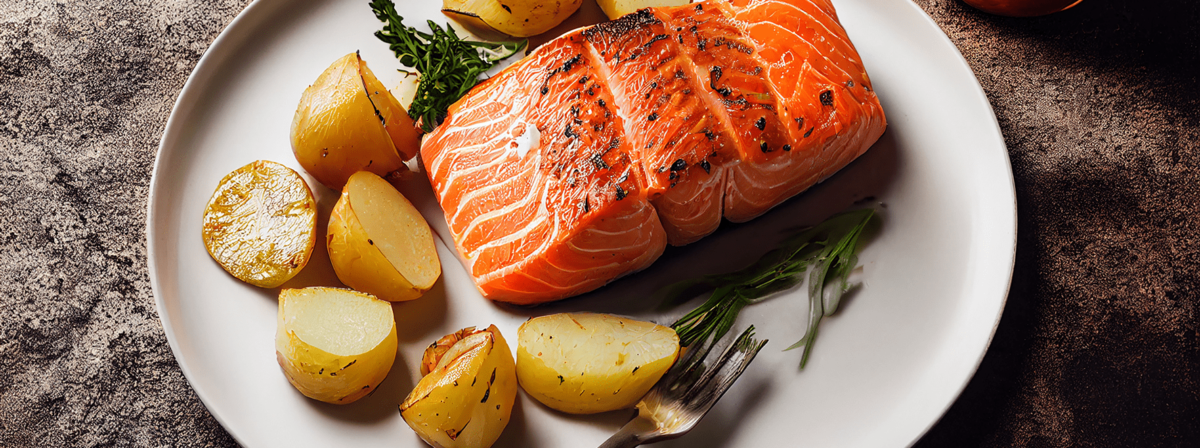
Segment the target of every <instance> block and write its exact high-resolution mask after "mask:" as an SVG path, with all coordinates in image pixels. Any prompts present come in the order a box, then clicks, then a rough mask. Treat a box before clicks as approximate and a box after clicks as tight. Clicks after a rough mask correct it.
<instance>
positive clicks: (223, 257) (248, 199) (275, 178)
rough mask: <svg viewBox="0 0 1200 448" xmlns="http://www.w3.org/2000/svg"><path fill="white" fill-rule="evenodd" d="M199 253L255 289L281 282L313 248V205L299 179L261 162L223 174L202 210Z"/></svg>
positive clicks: (282, 168) (293, 273)
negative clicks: (202, 251)
mask: <svg viewBox="0 0 1200 448" xmlns="http://www.w3.org/2000/svg"><path fill="white" fill-rule="evenodd" d="M203 220H204V221H203V226H202V230H201V236H202V237H203V238H204V248H205V249H207V250H208V254H209V255H210V256H212V258H213V260H216V261H217V263H218V264H220V265H221V268H223V269H225V271H226V272H229V274H230V275H233V276H234V277H236V278H237V279H238V280H241V281H244V282H246V283H249V284H251V285H254V286H258V287H261V288H275V287H278V286H279V285H282V284H283V283H284V282H287V281H288V280H290V279H291V278H292V277H294V276H296V274H298V273H300V270H302V269H304V266H305V265H307V264H308V259H309V257H310V256H311V255H312V251H313V248H314V247H315V246H316V243H317V240H316V232H317V203H316V201H315V200H314V199H313V195H312V191H311V190H309V189H308V184H306V183H304V179H303V178H301V177H300V175H299V174H298V173H296V172H295V171H293V170H292V169H291V168H288V167H286V166H283V165H280V164H278V163H275V162H271V161H267V160H259V161H255V162H252V163H250V164H248V165H246V166H243V167H241V168H238V169H237V170H234V171H233V172H231V173H229V174H227V175H226V176H225V177H224V178H223V179H221V182H220V183H219V184H218V185H217V189H216V191H214V192H213V195H212V198H210V199H209V201H208V205H207V206H206V207H205V208H204V217H203Z"/></svg>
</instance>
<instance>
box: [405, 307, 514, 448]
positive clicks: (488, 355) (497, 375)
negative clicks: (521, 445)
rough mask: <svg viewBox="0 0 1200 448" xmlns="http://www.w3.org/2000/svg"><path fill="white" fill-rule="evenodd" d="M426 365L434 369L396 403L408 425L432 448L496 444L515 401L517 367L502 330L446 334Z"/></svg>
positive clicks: (482, 447) (430, 351)
mask: <svg viewBox="0 0 1200 448" xmlns="http://www.w3.org/2000/svg"><path fill="white" fill-rule="evenodd" d="M425 360H426V361H431V363H432V364H433V367H432V368H430V369H428V371H429V373H428V374H426V375H425V376H424V377H422V378H421V381H419V382H418V383H417V387H415V388H413V391H412V392H411V393H409V394H408V397H407V398H405V399H404V401H403V402H402V403H400V416H401V417H403V418H404V421H405V422H407V423H408V426H410V427H412V429H413V431H415V432H416V433H417V435H418V436H420V437H421V439H422V440H424V441H425V442H426V443H428V444H430V445H433V446H434V447H436V448H451V447H463V448H467V447H470V448H487V447H489V446H491V445H492V444H493V443H495V442H496V439H498V438H499V437H500V433H502V432H504V427H505V426H507V425H508V419H509V417H510V416H511V414H512V408H513V404H514V402H515V401H516V398H517V374H516V368H515V366H514V365H513V356H512V352H511V351H509V348H508V343H507V342H505V341H504V336H501V335H500V330H499V329H497V328H496V326H495V325H492V326H490V327H488V328H487V329H486V330H479V331H476V330H475V329H474V328H466V329H463V330H462V331H459V332H456V333H453V334H450V335H447V336H446V337H443V338H442V339H440V340H439V341H438V342H435V343H434V344H433V345H431V346H430V347H429V348H428V349H427V350H426V352H425ZM422 365H423V367H422V371H424V370H426V367H424V365H425V364H424V363H423V364H422Z"/></svg>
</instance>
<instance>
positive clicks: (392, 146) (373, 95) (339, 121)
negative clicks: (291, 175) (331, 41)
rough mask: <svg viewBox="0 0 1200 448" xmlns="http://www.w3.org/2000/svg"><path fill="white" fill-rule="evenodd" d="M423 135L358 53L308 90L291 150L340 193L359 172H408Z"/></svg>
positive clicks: (327, 71)
mask: <svg viewBox="0 0 1200 448" xmlns="http://www.w3.org/2000/svg"><path fill="white" fill-rule="evenodd" d="M419 138H420V134H419V133H418V132H417V130H416V128H415V127H414V125H413V121H412V119H411V118H409V116H408V113H407V112H404V108H403V107H400V103H399V102H398V101H396V99H395V98H394V97H392V94H391V93H390V92H388V90H387V89H385V88H383V86H382V84H380V82H379V80H378V79H377V78H375V75H374V74H373V73H371V70H370V69H368V68H367V64H366V62H364V61H363V60H362V59H361V58H359V56H358V53H351V54H348V55H346V56H344V57H342V58H341V59H338V60H337V61H334V63H333V65H330V66H329V68H327V69H325V72H324V73H321V76H320V77H318V78H317V80H316V82H314V83H313V84H312V85H311V86H309V87H308V88H307V89H305V90H304V94H303V95H302V96H301V98H300V104H299V106H297V108H296V115H295V116H294V117H293V118H292V130H291V141H292V152H293V153H294V154H295V155H296V160H298V161H299V162H300V166H301V167H303V168H304V170H305V171H307V172H308V173H309V174H311V175H312V176H313V177H315V178H316V179H317V180H318V181H320V182H321V183H322V184H324V185H325V186H327V187H329V188H332V189H334V190H340V189H341V188H342V186H343V185H345V184H346V180H347V179H349V178H350V175H351V174H354V173H356V172H358V171H361V170H367V171H371V172H373V173H375V174H378V175H380V176H388V175H390V174H391V173H393V172H396V171H403V170H406V169H407V167H406V166H405V165H404V160H405V159H408V158H411V157H412V156H413V155H415V154H416V151H417V150H418V148H419V147H420V141H419Z"/></svg>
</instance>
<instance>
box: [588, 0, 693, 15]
mask: <svg viewBox="0 0 1200 448" xmlns="http://www.w3.org/2000/svg"><path fill="white" fill-rule="evenodd" d="M691 2H692V0H596V3H597V4H599V5H600V9H602V10H604V15H606V16H608V18H609V19H616V18H617V17H621V16H623V15H626V14H630V13H632V12H635V11H637V10H639V9H642V8H649V7H652V6H680V5H686V4H688V3H691Z"/></svg>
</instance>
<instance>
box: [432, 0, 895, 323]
mask: <svg viewBox="0 0 1200 448" xmlns="http://www.w3.org/2000/svg"><path fill="white" fill-rule="evenodd" d="M885 126H886V119H885V117H884V114H883V109H882V108H881V107H880V105H879V99H878V98H877V97H876V95H875V92H874V91H873V90H872V88H871V81H870V79H869V78H868V77H867V73H866V71H865V70H864V68H863V64H862V62H861V60H860V59H859V56H858V53H857V51H855V49H854V46H853V45H852V44H851V43H850V40H849V38H848V37H847V36H846V32H845V31H844V30H843V29H842V27H841V25H840V23H839V22H838V19H837V14H836V12H835V11H834V9H833V6H832V5H831V4H830V3H829V2H828V0H707V1H702V2H699V3H693V4H691V5H687V6H681V7H667V8H648V9H644V10H641V11H638V12H637V13H634V14H630V15H628V16H625V17H622V18H619V19H617V20H614V21H611V22H606V23H602V24H599V25H595V26H592V27H588V28H583V29H579V30H576V31H572V32H570V33H568V34H566V35H563V36H561V37H559V38H557V39H555V40H552V41H550V42H548V43H546V44H545V45H543V46H541V47H539V48H538V49H537V50H535V51H533V52H532V53H531V54H530V55H529V56H527V57H525V58H524V59H522V60H521V61H518V62H517V63H515V64H513V65H512V66H510V67H508V68H507V69H505V70H504V71H502V72H501V73H500V74H498V75H496V76H494V77H492V78H490V79H488V80H486V81H484V82H482V83H480V84H479V85H477V86H476V87H475V88H474V89H472V90H471V91H470V92H469V93H468V94H467V95H466V96H464V97H463V98H462V99H460V100H459V101H458V102H457V103H455V104H454V105H453V106H451V107H450V109H449V111H448V114H447V116H446V119H445V121H444V122H443V123H442V124H441V125H440V126H439V127H438V128H436V129H435V130H434V131H433V132H432V133H430V134H429V135H427V136H426V138H425V140H424V141H423V143H422V146H421V163H422V164H423V167H424V170H425V172H426V174H427V175H428V176H429V180H430V182H431V183H432V186H433V190H434V192H435V194H436V196H437V198H438V201H439V202H440V203H441V206H442V209H443V210H444V211H445V215H446V222H447V224H448V229H449V231H450V233H451V237H452V238H453V240H454V243H455V246H456V249H457V251H458V253H459V256H460V259H461V260H462V262H463V265H464V266H465V267H466V269H467V271H468V272H469V273H470V274H471V276H472V278H474V280H475V285H476V286H477V287H478V289H479V291H480V292H481V293H482V294H483V295H484V296H485V297H487V298H489V299H492V300H498V301H504V302H512V303H518V304H535V303H541V302H546V301H551V300H557V299H561V298H565V297H569V296H573V295H576V294H580V293H584V292H587V291H590V290H593V289H596V288H598V287H600V286H603V285H604V284H606V283H608V282H610V281H612V280H614V279H616V278H618V277H620V276H622V275H625V274H628V273H631V272H635V271H638V270H641V269H644V268H645V267H647V266H649V265H650V264H651V263H653V262H654V260H655V259H657V258H658V257H659V255H661V254H662V252H663V250H664V249H665V247H666V245H667V244H672V245H684V244H688V243H691V242H694V241H696V240H698V239H700V238H702V237H704V236H705V235H708V234H709V233H712V232H713V231H714V230H716V228H717V227H718V226H719V225H720V223H721V221H722V219H725V220H729V221H733V222H743V221H747V220H750V219H753V218H754V217H756V216H759V215H761V214H762V213H764V212H766V211H767V210H769V209H771V208H772V207H774V206H776V205H778V204H779V203H781V202H783V201H784V200H786V199H787V198H789V197H791V196H793V195H795V194H797V193H799V192H801V191H804V190H805V189H807V188H809V187H810V186H812V185H813V184H815V183H817V182H819V181H821V180H823V179H825V178H826V177H829V176H830V175H832V174H833V173H835V172H836V171H838V170H839V169H841V168H842V167H844V166H846V165H847V164H849V163H850V162H851V161H853V160H854V159H855V158H856V157H858V156H859V155H861V154H862V153H863V152H865V151H866V150H867V148H869V147H870V146H871V145H872V144H873V143H874V142H875V141H876V140H878V138H879V136H880V135H881V134H883V131H884V128H885Z"/></svg>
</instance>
